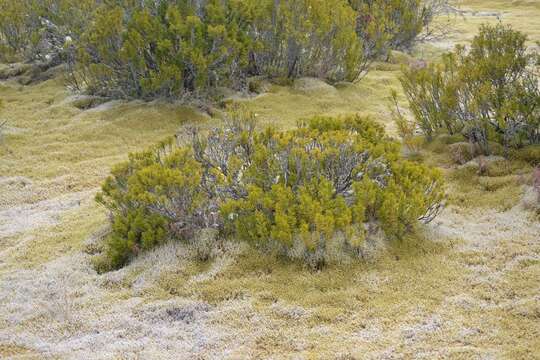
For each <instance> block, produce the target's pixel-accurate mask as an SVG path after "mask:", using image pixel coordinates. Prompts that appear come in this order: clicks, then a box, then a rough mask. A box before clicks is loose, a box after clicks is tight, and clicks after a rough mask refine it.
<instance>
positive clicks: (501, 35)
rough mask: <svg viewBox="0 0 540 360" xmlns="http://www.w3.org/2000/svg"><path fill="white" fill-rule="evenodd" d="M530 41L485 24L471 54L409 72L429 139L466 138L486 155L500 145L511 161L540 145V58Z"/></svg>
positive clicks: (414, 106) (408, 86)
mask: <svg viewBox="0 0 540 360" xmlns="http://www.w3.org/2000/svg"><path fill="white" fill-rule="evenodd" d="M526 40H527V38H526V36H525V35H524V34H522V33H520V32H519V31H515V30H513V29H511V28H509V27H506V26H504V25H502V24H498V25H495V26H489V25H485V26H482V27H481V29H480V33H479V34H478V35H477V36H476V37H475V38H474V40H473V42H472V44H471V48H470V50H468V51H465V49H464V48H462V47H458V48H457V50H456V51H455V52H454V53H452V54H447V55H446V56H444V58H443V62H442V64H431V65H427V66H422V67H411V68H410V69H407V70H405V71H404V74H403V76H402V78H401V83H402V85H403V89H404V90H405V94H406V95H407V98H408V100H409V104H410V108H411V111H412V113H413V115H414V117H415V119H416V122H417V124H418V126H419V127H420V128H421V130H422V131H423V133H424V134H425V136H426V137H427V138H428V140H430V139H431V138H432V136H433V134H435V133H437V132H440V131H445V132H447V133H449V134H451V135H452V134H457V133H461V134H463V135H464V136H465V137H466V138H467V139H468V141H469V142H471V143H474V144H475V146H478V147H479V148H480V149H481V151H482V153H483V154H484V155H488V154H493V153H494V152H493V150H494V147H493V146H492V142H496V143H499V144H501V145H502V146H503V153H504V154H505V155H506V156H508V155H509V150H510V149H512V148H520V147H523V146H526V145H538V144H540V120H539V119H540V88H539V85H538V84H539V79H538V76H537V74H536V73H535V71H534V68H535V66H536V64H537V61H538V58H539V54H538V53H537V52H535V51H532V50H529V49H528V48H527V46H526ZM495 149H496V148H495Z"/></svg>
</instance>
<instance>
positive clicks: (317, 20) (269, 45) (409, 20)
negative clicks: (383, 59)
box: [0, 0, 446, 98]
mask: <svg viewBox="0 0 540 360" xmlns="http://www.w3.org/2000/svg"><path fill="white" fill-rule="evenodd" d="M445 2H446V1H445V0H425V1H424V0H392V1H384V2H381V1H372V0H350V1H348V0H198V1H191V0H189V1H188V0H172V1H162V0H159V1H133V0H106V1H102V0H20V1H12V0H0V50H1V52H0V54H1V56H2V57H3V59H2V61H21V60H25V61H35V60H39V61H47V62H51V63H52V65H55V64H59V63H61V62H67V63H68V65H69V66H68V70H69V76H68V79H69V80H70V83H71V85H73V86H74V87H75V88H78V89H81V90H85V91H87V92H89V93H94V94H97V95H104V96H111V97H123V98H130V97H135V98H155V97H180V96H183V95H185V94H193V93H195V94H197V93H203V94H205V95H206V94H208V93H209V92H211V91H210V90H212V89H214V88H215V87H217V86H228V87H233V88H242V89H244V88H246V87H247V84H248V80H247V79H248V78H249V77H252V76H265V77H271V78H295V77H300V76H313V77H318V78H322V79H325V80H328V81H330V82H338V81H344V80H345V81H353V80H356V79H358V78H359V76H360V75H361V74H365V72H366V71H367V69H368V65H369V63H370V62H371V61H372V60H373V59H375V58H378V57H380V56H381V55H382V54H387V53H388V50H389V49H400V50H403V49H408V48H410V47H411V46H412V44H413V43H414V41H415V39H417V38H418V37H419V34H421V33H425V31H423V30H425V29H426V27H427V25H428V24H429V23H430V22H431V19H432V18H433V14H434V13H435V12H436V9H438V7H439V5H435V4H440V3H445ZM51 60H52V61H51Z"/></svg>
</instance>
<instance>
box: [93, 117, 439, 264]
mask: <svg viewBox="0 0 540 360" xmlns="http://www.w3.org/2000/svg"><path fill="white" fill-rule="evenodd" d="M188 135H189V137H190V138H191V140H190V142H189V145H188V146H178V145H176V144H175V143H173V142H172V141H168V142H165V143H163V144H160V145H159V146H157V147H155V148H154V149H151V150H149V151H146V152H144V153H141V154H135V155H131V156H130V159H129V161H128V162H127V163H125V164H122V165H119V166H118V167H116V168H115V169H113V173H112V176H111V177H109V178H108V179H107V181H106V182H105V184H104V186H103V191H102V192H101V193H100V194H98V196H97V200H98V201H99V202H100V203H101V204H103V205H105V206H106V207H107V208H108V209H109V210H110V211H111V215H112V217H111V218H112V224H113V228H112V235H111V237H110V239H109V244H108V257H109V258H110V259H112V260H111V262H112V264H113V266H115V267H118V266H121V265H123V264H124V263H125V262H126V261H129V259H130V258H132V257H133V256H135V255H136V254H137V253H138V252H139V251H140V250H146V249H149V248H151V247H154V246H156V245H158V244H160V243H162V242H163V241H164V240H165V239H168V238H180V239H185V240H193V239H194V238H195V237H196V236H195V234H197V233H200V231H205V229H208V228H216V229H219V230H220V231H221V232H222V233H224V234H228V235H230V236H233V237H235V238H238V239H242V240H246V241H248V242H251V243H254V244H256V245H257V246H261V247H262V248H273V249H278V250H279V251H280V253H282V254H285V255H288V256H293V253H294V254H295V255H294V256H295V257H301V258H303V259H304V260H306V261H307V262H308V263H309V264H311V265H312V266H315V267H320V266H321V265H322V264H324V262H325V259H326V258H325V256H326V249H327V247H328V246H329V243H330V242H331V241H334V239H335V238H336V236H338V235H339V236H341V237H342V238H343V239H344V243H343V246H344V247H343V249H342V250H343V251H347V250H355V249H356V251H358V249H360V248H361V245H362V243H363V241H364V239H365V238H366V236H369V235H370V231H374V229H378V228H380V229H382V230H383V231H384V232H385V233H386V234H387V235H388V236H389V237H391V238H400V237H402V236H403V235H405V234H406V233H407V232H408V231H410V230H411V229H412V228H413V226H414V224H415V223H416V222H418V221H419V220H421V221H425V222H428V221H431V220H432V219H433V217H434V216H436V215H437V213H438V211H439V210H440V208H441V203H442V200H443V190H442V181H441V177H440V174H439V173H438V172H437V171H436V170H434V169H430V168H427V167H425V166H423V165H420V164H415V163H412V162H408V161H405V160H403V159H401V157H400V148H399V144H397V143H395V142H392V141H391V140H389V139H388V138H386V136H385V135H384V130H383V128H382V127H381V126H380V125H378V124H376V123H375V122H373V121H371V120H369V119H365V118H361V117H358V116H348V117H344V118H338V119H336V118H326V117H316V118H314V119H311V120H309V121H303V122H300V124H299V127H298V128H297V129H296V130H290V131H286V132H278V131H276V130H274V129H272V128H267V129H265V130H264V131H262V132H260V133H257V132H255V131H254V122H253V117H252V114H250V113H249V112H246V111H245V110H243V109H236V110H234V111H233V112H232V118H230V119H229V120H228V121H227V123H226V125H225V127H224V128H215V129H212V130H211V131H210V133H209V134H207V135H205V136H203V135H202V134H201V133H200V131H198V130H197V129H192V130H190V131H189V132H188ZM367 224H370V226H368V225H367ZM206 253H207V252H205V254H206Z"/></svg>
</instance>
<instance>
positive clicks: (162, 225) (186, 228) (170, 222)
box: [96, 141, 207, 267]
mask: <svg viewBox="0 0 540 360" xmlns="http://www.w3.org/2000/svg"><path fill="white" fill-rule="evenodd" d="M201 176H202V175H201V166H200V164H199V163H197V162H196V161H195V160H194V159H193V156H192V154H191V153H190V151H189V150H188V149H185V148H177V147H175V146H173V144H172V141H166V142H164V143H162V144H159V145H158V146H156V147H154V148H153V149H151V150H148V151H146V152H143V153H140V154H132V155H130V158H129V161H128V162H127V163H124V164H120V165H118V166H117V167H115V168H114V169H113V170H112V174H111V176H110V177H109V178H107V180H106V181H105V183H104V185H103V187H102V192H100V193H99V194H98V195H97V196H96V200H97V201H98V202H99V203H101V204H102V205H104V206H105V207H107V208H108V209H109V210H110V211H111V215H112V219H113V220H112V234H111V237H110V239H109V242H108V250H107V256H108V257H109V259H110V262H111V264H112V266H113V267H119V266H122V265H124V264H125V263H126V262H127V261H128V260H129V259H130V258H131V257H133V256H135V255H137V254H138V253H139V251H141V250H147V249H151V248H153V247H155V246H156V245H159V244H161V243H163V242H164V241H165V240H166V239H168V238H170V237H171V236H176V237H180V238H188V237H190V236H192V234H193V232H194V231H195V230H196V229H198V228H199V227H200V224H199V223H198V220H199V219H196V218H195V217H194V214H197V213H198V212H199V211H200V209H201V208H203V207H204V206H205V204H206V201H207V199H206V198H205V196H204V193H202V192H201V191H200V189H199V185H200V182H201Z"/></svg>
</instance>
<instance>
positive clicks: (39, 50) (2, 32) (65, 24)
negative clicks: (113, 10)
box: [0, 0, 97, 62]
mask: <svg viewBox="0 0 540 360" xmlns="http://www.w3.org/2000/svg"><path fill="white" fill-rule="evenodd" d="M96 3H97V0H18V1H12V0H0V60H2V61H7V62H11V61H21V60H39V61H46V62H50V61H53V62H54V61H56V62H58V61H62V60H66V57H67V54H66V50H67V47H69V45H70V43H69V42H67V43H66V38H67V37H69V38H71V41H75V40H76V39H78V38H79V36H80V34H81V33H82V32H83V31H84V30H85V28H86V26H87V24H88V22H89V20H90V18H91V16H92V13H93V9H94V8H95V6H96ZM62 58H63V59H62Z"/></svg>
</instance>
